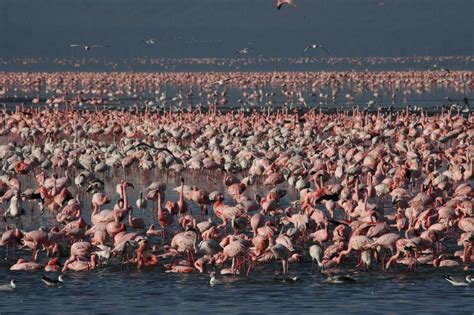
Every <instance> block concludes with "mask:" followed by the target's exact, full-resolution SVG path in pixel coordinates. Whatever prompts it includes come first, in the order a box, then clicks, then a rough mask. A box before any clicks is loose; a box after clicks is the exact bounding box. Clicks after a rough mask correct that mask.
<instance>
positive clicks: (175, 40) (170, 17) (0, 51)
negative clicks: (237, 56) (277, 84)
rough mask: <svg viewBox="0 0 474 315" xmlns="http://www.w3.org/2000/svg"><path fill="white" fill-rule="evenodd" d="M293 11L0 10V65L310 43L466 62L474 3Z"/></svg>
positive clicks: (238, 4)
mask: <svg viewBox="0 0 474 315" xmlns="http://www.w3.org/2000/svg"><path fill="white" fill-rule="evenodd" d="M295 2H296V3H297V5H298V7H297V8H296V9H294V8H291V7H284V8H283V9H282V10H280V11H277V10H276V8H275V1H274V0H133V1H132V0H0V56H1V57H13V56H49V57H54V56H63V57H68V56H74V57H80V56H82V55H88V56H94V55H97V56H110V57H126V56H165V57H203V56H208V57H231V56H232V55H233V51H234V50H235V49H238V48H242V47H245V46H246V45H247V43H248V42H252V44H253V46H254V47H255V49H254V52H253V54H254V55H260V54H261V55H263V56H300V55H301V52H302V50H303V48H304V46H305V45H306V44H308V43H313V42H314V43H321V44H323V45H324V46H326V47H327V48H328V49H329V50H330V52H331V55H333V56H407V55H436V56H440V55H473V54H474V0H295ZM380 3H383V5H381V4H380ZM145 38H156V39H157V40H158V44H157V45H153V46H147V45H145V44H144V43H142V42H140V40H142V39H145ZM70 43H80V44H101V43H102V44H108V45H111V48H107V49H102V50H96V51H91V52H89V53H87V52H84V51H82V50H81V49H73V48H69V47H67V45H68V44H70ZM312 53H314V54H323V52H322V51H314V52H312Z"/></svg>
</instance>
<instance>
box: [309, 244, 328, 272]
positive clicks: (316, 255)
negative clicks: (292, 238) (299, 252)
mask: <svg viewBox="0 0 474 315" xmlns="http://www.w3.org/2000/svg"><path fill="white" fill-rule="evenodd" d="M309 255H310V256H311V273H313V267H314V261H315V260H316V262H317V263H318V267H319V268H320V269H321V270H322V269H323V268H324V265H323V263H322V260H323V250H322V248H321V247H320V246H319V245H311V247H310V248H309Z"/></svg>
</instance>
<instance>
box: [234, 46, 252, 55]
mask: <svg viewBox="0 0 474 315" xmlns="http://www.w3.org/2000/svg"><path fill="white" fill-rule="evenodd" d="M249 50H250V48H249V47H245V48H242V49H239V50H236V51H235V53H236V54H241V55H246V54H248V53H249Z"/></svg>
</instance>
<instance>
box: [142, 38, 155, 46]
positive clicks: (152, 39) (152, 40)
mask: <svg viewBox="0 0 474 315" xmlns="http://www.w3.org/2000/svg"><path fill="white" fill-rule="evenodd" d="M143 41H144V42H145V44H148V45H154V44H156V39H154V38H149V39H144V40H143Z"/></svg>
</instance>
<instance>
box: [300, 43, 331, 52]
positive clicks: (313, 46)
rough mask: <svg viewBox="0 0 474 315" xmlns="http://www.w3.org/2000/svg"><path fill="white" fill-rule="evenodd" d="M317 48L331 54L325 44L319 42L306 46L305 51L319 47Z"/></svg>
mask: <svg viewBox="0 0 474 315" xmlns="http://www.w3.org/2000/svg"><path fill="white" fill-rule="evenodd" d="M317 48H320V49H322V50H324V52H325V53H326V54H328V55H329V51H328V50H327V49H326V48H325V47H324V46H322V45H318V44H312V45H308V46H306V47H305V49H304V52H305V53H306V52H307V51H308V50H309V49H317Z"/></svg>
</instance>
